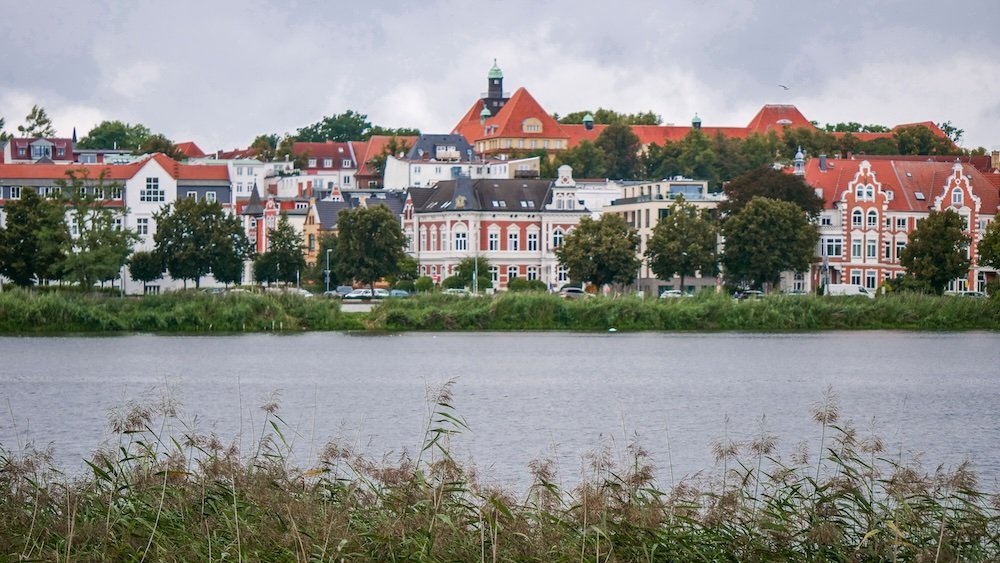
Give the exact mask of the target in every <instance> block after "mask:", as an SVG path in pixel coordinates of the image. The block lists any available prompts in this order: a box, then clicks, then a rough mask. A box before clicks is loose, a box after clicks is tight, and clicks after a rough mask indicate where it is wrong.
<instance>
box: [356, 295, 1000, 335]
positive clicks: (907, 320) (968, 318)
mask: <svg viewBox="0 0 1000 563" xmlns="http://www.w3.org/2000/svg"><path fill="white" fill-rule="evenodd" d="M369 322H370V326H375V327H380V328H384V329H387V330H482V329H486V330H578V331H604V330H608V329H611V328H614V329H615V330H619V331H635V330H666V331H715V330H742V331H813V330H857V329H907V330H1000V299H967V298H948V297H946V298H942V297H934V296H923V295H890V296H886V297H880V298H878V299H874V300H871V299H864V298H821V297H803V296H787V297H786V296H774V297H768V298H767V299H762V300H755V301H743V302H737V301H735V300H733V299H730V298H729V297H727V296H722V295H715V294H702V295H699V296H697V297H694V298H690V299H638V298H634V297H624V298H616V299H612V298H594V299H582V300H563V299H559V298H558V297H556V296H553V295H547V294H541V293H537V294H524V293H522V294H503V295H499V296H496V297H493V298H491V299H490V298H478V299H477V298H463V297H454V296H449V295H435V296H426V297H417V298H415V299H408V300H397V301H386V302H385V303H383V304H382V305H380V306H379V307H378V308H376V309H375V310H374V311H373V313H372V315H371V319H370V321H369Z"/></svg>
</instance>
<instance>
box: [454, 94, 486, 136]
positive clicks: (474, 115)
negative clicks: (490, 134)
mask: <svg viewBox="0 0 1000 563" xmlns="http://www.w3.org/2000/svg"><path fill="white" fill-rule="evenodd" d="M481 111H483V101H482V100H476V101H475V102H473V103H472V107H471V108H469V111H467V112H465V115H463V116H462V119H460V120H458V124H457V125H455V128H454V129H452V133H457V134H459V135H461V136H463V137H465V140H466V141H469V142H470V143H471V142H472V141H473V140H474V139H478V138H479V137H480V136H481V135H482V134H483V126H482V125H481V124H480V123H479V112H481Z"/></svg>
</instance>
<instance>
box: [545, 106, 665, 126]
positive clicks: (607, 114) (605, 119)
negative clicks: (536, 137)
mask: <svg viewBox="0 0 1000 563" xmlns="http://www.w3.org/2000/svg"><path fill="white" fill-rule="evenodd" d="M588 113H590V114H591V116H592V117H593V118H594V123H599V124H604V125H610V124H612V123H624V124H625V125H660V124H661V123H663V118H661V117H660V116H659V115H658V114H656V113H654V112H653V111H652V110H650V111H647V112H642V113H619V112H617V111H614V110H610V109H604V108H597V111H595V112H589V111H587V110H583V111H574V112H571V113H567V114H566V115H564V116H563V117H559V116H558V114H557V115H553V116H552V117H554V118H555V119H556V121H558V122H559V123H567V124H573V123H583V118H584V116H586V115H587V114H588Z"/></svg>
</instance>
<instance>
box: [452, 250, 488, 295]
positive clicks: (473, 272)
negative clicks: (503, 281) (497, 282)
mask: <svg viewBox="0 0 1000 563" xmlns="http://www.w3.org/2000/svg"><path fill="white" fill-rule="evenodd" d="M455 277H457V278H459V279H460V280H462V285H461V286H459V287H475V288H476V290H478V291H486V290H487V289H490V288H491V287H493V280H491V279H490V261H489V260H487V259H486V257H485V256H478V257H469V258H463V259H462V261H461V262H459V263H458V266H456V267H455ZM474 277H475V279H476V282H475V283H473V281H472V280H473V278H474Z"/></svg>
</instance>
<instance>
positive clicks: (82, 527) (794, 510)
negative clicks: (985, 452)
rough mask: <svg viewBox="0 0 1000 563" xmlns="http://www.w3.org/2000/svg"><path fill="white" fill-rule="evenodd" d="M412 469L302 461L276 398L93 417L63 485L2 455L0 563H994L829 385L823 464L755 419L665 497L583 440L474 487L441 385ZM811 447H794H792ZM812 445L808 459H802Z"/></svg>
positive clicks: (639, 452) (991, 512)
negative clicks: (97, 421)
mask: <svg viewBox="0 0 1000 563" xmlns="http://www.w3.org/2000/svg"><path fill="white" fill-rule="evenodd" d="M429 404H430V408H429V410H428V416H427V426H426V429H425V438H424V443H423V444H422V446H420V448H419V452H418V454H417V455H416V457H415V458H411V457H410V456H408V455H406V454H403V455H402V456H400V457H399V458H398V459H395V460H385V459H382V460H379V459H373V458H370V457H368V456H364V455H361V454H358V453H356V452H355V451H354V450H353V448H352V447H350V446H349V445H345V444H341V443H330V444H328V445H326V447H324V448H323V449H322V451H321V452H320V453H319V455H318V456H317V458H316V459H315V462H314V463H312V464H311V465H309V466H308V467H305V468H299V467H295V466H293V465H292V464H290V463H289V462H288V459H289V455H290V452H291V446H290V445H289V443H288V441H286V437H285V431H286V430H287V427H286V426H285V424H284V422H283V419H282V417H281V414H280V407H279V405H278V404H277V403H276V402H273V401H269V402H267V403H266V404H265V405H262V407H261V411H262V413H263V418H262V421H261V422H260V424H259V425H257V426H256V428H255V429H254V431H253V432H254V434H253V435H254V439H253V443H252V444H247V445H245V446H244V447H243V453H242V454H241V452H240V450H241V448H240V446H239V441H238V439H237V440H235V441H233V442H232V443H230V444H225V443H223V442H222V441H221V440H220V439H219V438H218V437H217V436H214V435H204V434H199V433H197V432H196V431H194V430H193V429H191V428H188V427H186V426H185V425H184V424H183V423H181V421H180V416H179V415H178V405H177V404H176V403H175V402H173V401H172V400H170V399H169V397H167V398H164V399H161V400H159V401H157V402H156V403H153V404H135V403H130V404H127V405H126V406H125V407H124V408H122V409H121V410H120V411H117V412H115V413H113V414H112V416H111V417H110V418H109V423H110V424H109V426H110V429H111V431H112V432H113V434H114V439H113V440H112V441H111V443H113V444H115V445H114V446H113V447H110V448H108V449H107V450H105V451H99V452H97V453H95V454H94V456H93V457H92V459H90V460H88V462H87V467H88V472H87V473H86V474H85V475H82V476H78V477H69V476H67V475H65V474H63V473H61V472H60V471H58V470H57V469H55V468H53V467H52V465H51V452H45V451H33V450H27V451H22V450H20V449H17V450H11V449H4V450H3V453H2V455H0V558H2V559H4V560H39V561H40V560H45V561H54V560H71V559H72V560H88V561H106V560H107V561H121V560H129V561H144V560H146V561H217V560H235V561H307V560H309V561H311V560H317V561H327V560H338V561H340V560H343V561H390V560H406V561H413V560H419V561H512V560H513V561H578V560H588V561H589V560H600V561H791V560H795V561H798V560H807V561H995V560H997V559H998V558H1000V508H998V506H1000V503H998V500H997V497H996V496H991V495H989V494H987V493H986V492H984V491H983V490H981V489H980V488H979V487H978V482H977V479H976V476H975V475H974V474H973V473H972V471H971V470H970V469H969V466H968V464H961V465H959V466H958V467H955V468H950V469H944V468H938V469H937V470H936V471H933V472H927V471H925V470H924V469H923V468H922V467H921V466H920V465H916V464H907V463H904V462H903V461H901V460H899V459H893V458H891V457H889V456H886V455H884V452H883V446H882V442H881V440H879V439H878V438H877V437H876V436H875V435H871V436H867V437H865V438H861V437H859V435H858V433H857V432H856V431H855V430H854V429H853V428H852V427H851V426H850V424H848V423H843V424H841V425H838V424H837V422H838V420H837V417H836V416H835V413H836V412H837V406H836V398H835V396H834V395H833V394H832V393H828V394H827V395H826V396H825V397H824V399H823V400H822V401H821V402H820V403H818V404H817V405H816V407H815V408H814V409H813V412H812V419H813V420H814V422H815V423H816V424H818V425H820V426H821V428H822V431H823V438H822V439H821V442H820V444H819V446H820V448H819V449H820V450H821V451H822V455H821V456H820V457H819V458H818V459H817V460H816V461H815V462H810V460H809V455H805V454H803V455H793V456H790V457H789V458H788V459H783V458H781V457H780V456H778V455H776V454H775V453H774V452H775V451H776V448H775V438H774V437H773V436H771V435H770V434H769V433H768V431H767V428H766V424H765V422H766V420H765V419H763V418H762V419H761V421H760V428H759V430H758V431H757V432H756V433H755V435H754V437H753V438H752V439H751V440H749V441H748V442H747V443H741V442H738V441H734V440H732V438H731V436H730V435H729V434H728V433H727V434H726V435H725V436H724V437H723V438H722V439H721V440H720V442H718V443H717V444H716V448H715V449H716V454H717V458H718V460H719V462H720V464H722V465H723V470H722V473H721V474H716V475H715V476H714V477H712V478H707V479H700V480H695V479H686V480H682V481H681V482H679V483H677V484H675V485H672V486H669V487H665V486H663V485H662V484H661V483H659V482H658V481H657V479H656V477H655V473H656V472H655V471H654V468H653V467H652V466H651V464H650V463H649V456H648V453H647V452H646V450H645V449H644V448H643V447H642V446H641V444H639V443H638V441H636V440H631V441H629V442H628V443H627V445H626V447H625V448H624V449H623V450H622V452H621V455H619V456H615V455H612V453H611V448H610V447H609V446H607V445H600V446H599V447H598V448H597V449H596V450H595V451H594V452H593V454H592V455H590V456H588V459H587V460H586V461H587V462H588V463H586V464H585V467H584V469H583V470H582V472H581V475H580V476H579V480H578V482H577V484H575V485H573V486H571V487H565V488H564V487H562V486H560V485H559V483H560V482H561V481H562V478H561V477H560V475H559V468H558V467H556V466H555V464H554V463H553V462H552V461H551V460H546V459H541V460H538V461H536V462H533V463H531V464H530V467H529V468H528V470H529V471H530V482H531V485H530V486H529V487H528V488H527V491H526V492H515V491H511V490H505V489H502V488H499V487H497V486H492V485H483V484H481V483H480V482H479V481H478V480H477V478H476V472H475V469H474V467H470V466H466V465H463V464H460V463H458V462H457V461H456V460H455V459H454V458H453V457H452V455H451V454H450V453H449V440H450V439H451V438H452V437H453V436H455V434H457V433H461V432H463V431H465V430H466V426H465V423H464V421H463V420H462V419H461V417H460V416H459V414H458V413H456V412H455V409H454V408H453V406H452V404H451V400H450V384H447V385H445V386H444V387H443V388H442V389H440V390H439V391H438V392H437V393H435V394H434V396H433V398H432V399H431V400H430V403H429ZM810 449H812V448H805V449H804V450H803V451H804V452H808V451H809V450H810ZM813 451H815V450H813Z"/></svg>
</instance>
